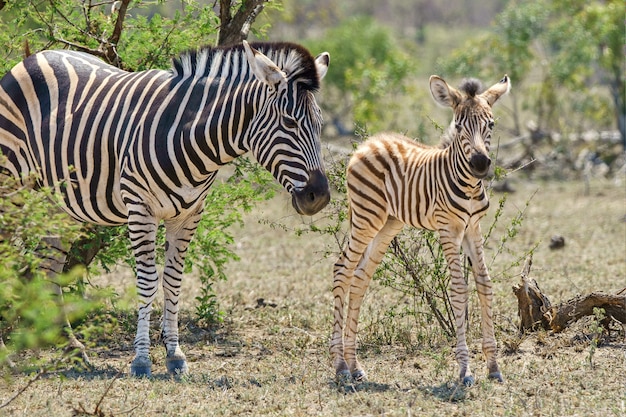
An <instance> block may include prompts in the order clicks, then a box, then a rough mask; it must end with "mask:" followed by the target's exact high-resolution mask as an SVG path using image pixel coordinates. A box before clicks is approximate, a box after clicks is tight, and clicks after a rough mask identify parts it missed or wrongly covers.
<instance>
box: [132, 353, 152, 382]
mask: <svg viewBox="0 0 626 417" xmlns="http://www.w3.org/2000/svg"><path fill="white" fill-rule="evenodd" d="M130 375H131V376H134V377H136V378H150V377H151V376H152V362H151V361H150V358H148V357H147V356H137V357H135V359H133V362H132V363H131V364H130Z"/></svg>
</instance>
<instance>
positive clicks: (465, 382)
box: [461, 375, 475, 388]
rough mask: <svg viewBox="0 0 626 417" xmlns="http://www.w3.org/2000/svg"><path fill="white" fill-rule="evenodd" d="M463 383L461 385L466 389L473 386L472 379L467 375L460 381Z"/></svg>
mask: <svg viewBox="0 0 626 417" xmlns="http://www.w3.org/2000/svg"><path fill="white" fill-rule="evenodd" d="M461 382H462V383H463V385H465V386H466V387H468V388H469V387H471V386H472V385H474V382H475V381H474V377H473V376H472V375H467V376H464V377H463V380H462V381H461Z"/></svg>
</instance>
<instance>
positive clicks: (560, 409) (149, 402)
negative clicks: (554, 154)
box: [0, 175, 626, 416]
mask: <svg viewBox="0 0 626 417" xmlns="http://www.w3.org/2000/svg"><path fill="white" fill-rule="evenodd" d="M513 185H514V187H515V188H516V192H515V193H513V194H511V195H510V196H509V197H508V200H507V202H506V205H505V214H504V216H503V217H504V218H505V219H504V220H502V221H501V225H500V226H499V227H498V230H497V231H496V234H502V233H504V228H505V227H506V225H507V221H510V219H512V218H513V217H514V216H515V215H516V214H517V212H518V211H519V210H522V209H523V208H524V206H525V204H526V202H528V200H529V199H530V198H531V196H533V197H532V199H530V203H529V206H528V209H527V210H526V214H525V218H524V220H523V223H522V227H521V229H520V231H519V233H518V234H517V236H516V237H515V238H514V239H513V240H512V241H511V242H510V243H509V249H510V254H502V255H500V256H498V257H497V258H496V259H495V261H494V262H493V265H492V266H491V272H492V277H493V279H494V286H495V297H496V298H495V306H494V312H495V321H496V332H497V338H498V341H499V344H500V351H501V352H500V366H501V369H502V372H503V375H504V377H505V379H506V382H505V383H504V384H498V383H494V382H491V381H488V380H487V379H486V377H485V375H486V369H485V364H484V359H483V356H482V353H481V351H480V338H479V322H478V320H477V319H473V320H472V321H471V323H470V325H471V330H470V332H469V340H468V342H469V345H470V351H471V354H472V365H473V370H474V373H475V375H476V376H477V383H476V385H475V386H474V387H472V388H470V389H464V388H462V387H459V386H458V385H457V383H456V376H457V372H458V371H457V364H456V361H455V360H454V356H453V344H454V341H453V340H449V339H445V338H443V337H432V338H428V343H424V342H420V340H424V339H423V338H419V337H418V335H420V334H423V333H424V332H432V330H429V329H423V328H421V329H420V328H416V326H415V325H414V324H415V323H414V321H413V320H412V319H411V318H410V317H406V316H404V317H398V318H397V320H396V321H390V320H389V317H388V315H385V312H386V311H388V309H389V308H390V307H392V306H394V305H397V304H398V303H402V302H407V301H406V299H403V298H402V297H400V296H399V294H398V293H397V292H394V291H392V290H390V289H389V288H385V287H383V286H382V285H380V284H378V283H374V284H373V285H372V286H371V288H370V291H369V293H368V295H367V297H366V300H365V305H364V308H363V310H362V319H361V323H362V326H361V331H360V340H361V345H360V351H359V352H360V358H361V362H362V364H363V366H364V367H365V369H366V371H367V372H368V377H369V379H368V382H365V383H360V384H357V385H338V384H337V383H335V381H334V371H333V369H332V366H331V363H330V357H329V355H328V341H329V337H330V330H331V322H332V296H331V291H330V289H331V281H332V277H331V268H332V264H333V262H334V261H335V259H334V258H333V257H326V256H325V255H324V253H325V252H327V251H331V252H332V251H336V250H337V248H336V247H334V245H335V244H334V243H333V242H332V241H331V240H330V239H329V238H328V237H324V236H321V235H305V236H301V237H297V236H295V235H294V234H293V233H292V232H288V231H284V230H280V229H273V228H271V227H270V226H268V225H267V221H269V222H274V221H280V222H281V223H284V224H286V225H298V224H301V223H302V222H309V221H311V220H310V219H308V218H301V217H299V216H296V215H294V214H293V211H292V209H291V207H290V204H289V201H288V199H287V196H285V195H284V194H281V195H279V196H277V197H276V198H275V199H274V200H272V201H270V202H267V203H265V204H262V205H260V206H259V207H258V208H257V209H255V211H253V212H252V213H250V214H248V215H247V216H246V221H245V227H244V228H243V229H237V230H234V233H235V235H236V251H237V253H238V254H239V255H240V256H241V258H242V260H241V262H238V263H232V264H231V265H230V266H229V273H228V276H229V279H228V281H226V282H221V283H219V285H218V288H217V292H218V295H219V297H220V302H221V305H222V308H223V309H224V311H225V312H226V320H225V323H224V325H223V326H221V327H220V328H217V329H210V330H206V329H201V328H198V327H197V326H196V325H195V322H194V321H193V317H192V316H193V304H194V301H193V300H194V297H195V295H197V294H198V288H197V286H198V283H197V280H194V278H193V277H192V276H188V277H186V278H187V279H186V281H185V282H184V302H183V309H184V310H185V313H184V314H183V320H182V323H181V334H182V345H183V349H184V350H185V352H186V354H187V358H188V360H189V363H190V368H191V373H190V375H188V376H185V377H184V378H182V379H180V380H175V379H171V378H170V377H168V376H167V375H166V373H165V364H164V351H163V349H162V347H160V346H155V347H153V349H152V356H153V363H154V365H153V367H154V369H153V373H154V377H153V378H152V379H150V380H145V379H143V380H137V379H133V378H130V377H128V374H127V372H128V365H129V363H130V361H131V360H132V356H133V349H132V340H133V337H134V326H135V317H134V312H133V311H130V312H128V311H114V312H112V313H111V322H110V323H109V325H108V327H107V328H106V331H103V334H100V335H97V337H94V340H91V341H88V342H90V343H91V346H90V347H89V354H90V357H91V358H92V362H93V364H94V365H95V369H94V370H92V371H69V372H59V373H50V374H47V375H45V376H43V377H40V378H38V379H36V380H34V382H32V383H31V385H30V386H28V387H27V388H26V389H25V390H24V391H23V392H22V393H21V394H20V395H19V396H18V397H17V398H16V399H15V400H14V401H12V402H11V403H10V404H8V405H7V406H5V407H4V408H1V409H0V416H2V415H7V416H71V415H98V416H122V415H123V416H127V415H128V416H155V415H163V416H213V415H215V416H233V415H250V416H258V415H276V416H289V415H291V416H309V415H319V416H335V415H346V416H367V415H372V416H382V415H384V416H442V415H447V416H466V415H475V416H492V415H493V416H591V415H601V416H623V415H626V342H625V339H624V330H623V329H621V330H620V329H619V328H618V327H617V328H616V331H614V332H613V333H612V334H611V335H609V336H605V337H602V338H600V342H599V344H598V346H597V347H595V345H594V344H593V343H592V339H593V338H594V328H595V320H594V318H588V319H585V320H581V321H580V322H578V323H576V324H575V325H574V326H572V327H571V328H570V329H568V330H567V331H565V332H563V333H560V334H551V333H546V332H539V333H534V334H529V335H526V336H524V337H520V336H518V334H517V332H516V321H517V303H516V300H515V297H514V295H513V293H512V291H511V287H512V285H514V284H515V283H517V282H518V280H519V272H520V271H521V268H522V266H521V265H519V266H515V267H513V268H510V267H509V265H510V263H511V262H512V259H513V258H514V257H515V254H519V253H523V252H524V251H526V250H528V249H529V248H531V247H532V246H533V245H535V244H537V243H538V247H537V248H536V250H535V253H534V258H533V269H532V272H531V275H532V277H534V278H535V279H536V280H537V281H538V282H539V285H540V286H541V288H542V290H544V292H545V293H546V294H547V295H548V296H549V297H550V298H551V301H552V302H559V301H563V300H566V299H569V298H572V297H574V296H575V295H577V294H584V293H588V292H592V291H606V292H615V291H617V290H618V289H620V288H623V287H626V221H625V220H626V219H625V215H626V184H624V182H621V183H616V182H615V181H609V180H597V181H594V182H592V183H591V185H590V188H589V192H588V193H585V187H584V186H583V184H582V182H545V183H544V182H534V181H531V180H528V179H525V178H524V177H523V176H522V175H519V176H518V177H516V178H514V183H513ZM498 198H500V195H499V194H496V195H494V197H493V201H497V200H498ZM493 211H494V208H493V206H492V209H490V215H493ZM318 217H319V216H318ZM507 219H508V220H507ZM260 220H264V221H261V222H260ZM489 222H490V220H489V219H486V220H485V222H484V223H489ZM500 229H502V230H500ZM557 234H558V235H561V236H563V237H564V238H565V243H566V245H565V247H564V248H563V249H560V250H557V251H553V250H550V249H549V248H548V243H549V241H550V238H551V236H552V235H557ZM494 250H495V245H492V246H491V247H488V248H487V250H486V252H487V258H488V259H491V257H493V251H494ZM95 281H96V282H98V283H99V284H100V285H112V286H114V287H115V288H116V289H117V290H118V291H119V292H120V293H121V294H123V293H124V292H125V291H126V290H129V289H130V288H132V287H133V285H134V282H133V278H132V276H131V274H130V273H129V272H128V271H124V270H120V271H118V272H117V273H115V274H110V275H107V276H103V277H100V278H98V279H96V280H95ZM129 291H130V290H129ZM476 307H477V298H476V296H475V294H473V295H472V298H471V303H470V309H471V310H472V311H474V312H475V311H476V310H477V308H476ZM154 317H158V314H155V315H154ZM472 317H474V318H475V317H477V316H475V315H472ZM154 321H156V320H154ZM157 326H158V324H157V323H154V329H155V330H156V328H157ZM156 334H157V332H156V331H153V335H155V340H156ZM47 354H49V352H46V351H41V352H33V353H32V355H38V356H43V357H45V356H46V355H47ZM33 379H34V374H28V373H18V374H13V375H11V376H9V374H8V373H7V374H6V378H4V380H3V381H2V382H0V403H5V402H7V401H8V400H9V399H10V398H11V397H12V396H14V395H16V394H18V393H19V392H20V390H22V389H24V388H25V387H26V386H27V384H28V383H29V381H32V380H33Z"/></svg>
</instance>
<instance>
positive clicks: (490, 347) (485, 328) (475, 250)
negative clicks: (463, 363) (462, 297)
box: [463, 223, 504, 382]
mask: <svg viewBox="0 0 626 417" xmlns="http://www.w3.org/2000/svg"><path fill="white" fill-rule="evenodd" d="M463 250H464V251H465V253H466V254H467V255H468V256H469V258H470V261H471V262H472V272H473V274H474V280H475V281H476V291H477V292H478V300H479V301H480V312H481V318H482V321H481V330H482V336H483V353H484V354H485V358H486V360H487V369H488V371H489V378H491V379H495V380H496V381H498V382H504V379H503V378H502V374H501V373H500V368H499V367H498V363H497V360H496V356H497V344H496V338H495V332H494V327H493V312H492V309H491V304H492V300H493V288H492V285H491V278H489V271H488V270H487V265H485V257H484V253H483V238H482V233H481V231H480V225H479V224H478V223H477V224H476V226H474V227H471V226H470V227H468V230H467V232H466V234H465V237H464V239H463Z"/></svg>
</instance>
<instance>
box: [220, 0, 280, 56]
mask: <svg viewBox="0 0 626 417" xmlns="http://www.w3.org/2000/svg"><path fill="white" fill-rule="evenodd" d="M269 1H270V0H249V1H242V3H241V6H239V9H238V10H237V13H235V15H234V16H233V15H232V14H231V1H230V0H220V22H221V24H220V34H219V38H218V42H217V43H218V45H220V46H227V45H234V44H238V43H241V41H243V40H244V39H248V33H249V32H250V26H252V23H254V21H255V19H256V17H257V16H258V15H259V13H261V12H262V11H263V8H264V7H265V3H267V2H269Z"/></svg>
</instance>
